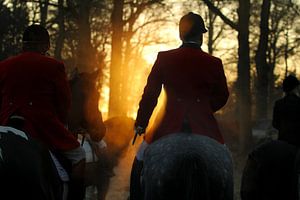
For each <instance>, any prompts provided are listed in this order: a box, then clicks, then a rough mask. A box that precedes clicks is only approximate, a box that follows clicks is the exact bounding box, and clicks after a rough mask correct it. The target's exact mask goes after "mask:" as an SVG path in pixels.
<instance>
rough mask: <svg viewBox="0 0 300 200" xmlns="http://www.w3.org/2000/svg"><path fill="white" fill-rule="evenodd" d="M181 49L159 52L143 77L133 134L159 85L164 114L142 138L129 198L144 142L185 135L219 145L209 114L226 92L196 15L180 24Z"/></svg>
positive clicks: (135, 193) (135, 189)
mask: <svg viewBox="0 0 300 200" xmlns="http://www.w3.org/2000/svg"><path fill="white" fill-rule="evenodd" d="M179 32H180V39H181V40H182V45H181V46H180V47H179V48H177V49H173V50H169V51H165V52H160V53H159V54H158V57H157V59H156V61H155V64H154V66H153V68H152V70H151V72H150V75H149V77H148V81H147V85H146V87H145V89H144V93H143V96H142V99H141V101H140V104H139V110H138V113H137V118H136V123H135V132H136V134H139V135H141V134H143V133H144V132H145V130H146V128H147V126H148V122H149V119H150V117H151V115H152V112H153V109H154V108H155V106H156V104H157V98H158V96H159V94H160V92H161V89H162V87H163V88H164V90H165V92H166V105H165V107H164V110H163V115H162V117H161V119H159V120H158V121H159V122H158V124H155V126H156V127H155V129H154V131H151V133H150V134H149V133H147V134H146V135H145V140H144V141H143V143H142V144H141V146H140V148H139V151H138V153H137V156H136V159H135V160H134V163H133V167H132V171H131V183H130V185H131V186H130V200H138V199H141V196H142V194H141V188H140V187H139V183H140V173H141V170H142V167H143V154H144V150H145V148H146V147H147V145H148V144H150V143H152V142H154V141H156V140H158V139H159V138H161V137H162V136H165V135H168V134H172V133H178V132H187V133H193V134H201V135H206V136H208V137H211V138H213V139H215V140H216V141H218V142H219V143H221V144H224V139H223V136H222V134H221V132H220V130H219V128H218V124H217V121H216V119H215V118H214V112H216V111H218V110H219V109H221V108H222V107H223V106H224V105H225V104H226V102H227V99H228V96H229V93H228V88H227V83H226V77H225V74H224V70H223V64H222V61H221V60H220V59H219V58H216V57H213V56H211V55H209V54H207V53H205V52H203V51H202V50H201V45H202V40H203V33H205V32H207V30H206V28H205V25H204V21H203V19H202V18H201V16H199V15H197V14H194V13H192V12H190V13H188V14H187V15H185V16H183V17H182V18H181V20H180V23H179Z"/></svg>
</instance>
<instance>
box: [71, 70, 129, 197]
mask: <svg viewBox="0 0 300 200" xmlns="http://www.w3.org/2000/svg"><path fill="white" fill-rule="evenodd" d="M97 78H98V71H95V72H93V73H87V72H85V73H75V74H74V77H73V78H72V80H70V87H71V91H72V108H71V112H70V116H69V122H68V125H69V129H70V130H71V131H73V132H74V133H82V132H84V133H88V134H89V135H90V137H91V139H92V140H95V141H99V140H101V139H103V140H104V141H105V143H106V144H107V148H105V149H103V150H101V151H100V152H98V154H97V155H94V156H93V157H95V158H96V159H95V161H96V162H88V163H86V171H85V179H86V185H87V186H90V185H94V186H96V188H97V198H98V199H99V200H100V199H105V196H106V193H107V191H108V187H109V180H110V178H111V177H112V176H113V175H114V173H113V168H114V167H115V166H116V165H117V164H118V160H119V158H120V157H121V156H122V155H123V152H124V151H125V150H126V148H127V147H128V145H129V142H130V140H131V133H133V123H134V121H133V120H132V119H130V118H128V117H114V118H111V119H108V120H107V121H105V122H103V120H102V114H101V112H100V111H99V109H98V101H99V92H98V89H97V88H96V81H97Z"/></svg>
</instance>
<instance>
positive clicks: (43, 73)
mask: <svg viewBox="0 0 300 200" xmlns="http://www.w3.org/2000/svg"><path fill="white" fill-rule="evenodd" d="M0 80H1V81H0V91H1V97H2V99H1V110H0V123H1V124H2V125H6V124H7V122H8V119H9V117H10V116H11V115H14V114H17V115H21V116H23V117H24V118H25V126H24V129H25V131H26V132H28V133H29V134H30V135H32V136H33V137H37V138H38V139H40V140H42V141H43V142H44V143H46V144H47V145H48V146H49V147H50V148H53V149H58V150H68V149H72V148H74V147H76V146H77V145H78V143H77V142H76V138H75V137H74V136H73V135H72V134H71V133H70V132H68V131H67V130H66V129H65V128H64V122H65V121H66V118H67V111H68V108H69V107H70V91H69V87H68V84H67V80H66V75H65V69H64V65H63V64H62V63H61V62H59V61H56V60H54V59H52V58H49V57H47V56H44V55H41V54H39V53H35V52H29V51H28V52H24V53H21V54H20V55H18V56H15V57H12V58H10V59H7V60H5V61H3V62H1V63H0ZM70 141H73V142H70Z"/></svg>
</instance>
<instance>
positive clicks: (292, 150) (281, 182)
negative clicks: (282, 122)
mask: <svg viewBox="0 0 300 200" xmlns="http://www.w3.org/2000/svg"><path fill="white" fill-rule="evenodd" d="M297 154H298V148H297V147H296V146H295V145H291V144H288V143H287V142H284V141H280V140H271V141H267V142H264V143H262V144H261V145H259V146H257V147H255V148H254V150H253V151H252V152H251V153H250V154H249V157H248V160H247V163H246V166H245V168H244V171H243V176H242V184H241V199H242V200H283V199H284V200H297V199H298V188H297V181H298V175H297V173H298V174H299V172H298V171H299V169H300V168H299V164H298V163H299V161H298V160H299V158H300V157H299V155H298V156H297Z"/></svg>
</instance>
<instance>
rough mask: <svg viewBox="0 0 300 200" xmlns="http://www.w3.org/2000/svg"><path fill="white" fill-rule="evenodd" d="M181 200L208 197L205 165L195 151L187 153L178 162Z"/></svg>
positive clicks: (208, 190)
mask: <svg viewBox="0 0 300 200" xmlns="http://www.w3.org/2000/svg"><path fill="white" fill-rule="evenodd" d="M178 166H179V168H178V171H177V175H178V177H180V180H181V181H182V182H181V183H182V184H181V186H180V188H182V192H183V194H182V197H183V200H198V199H205V200H209V199H210V188H209V178H208V172H207V166H206V164H205V161H204V160H203V158H202V157H201V156H200V155H199V154H197V153H189V154H187V155H185V156H184V158H183V159H182V160H181V161H179V163H178Z"/></svg>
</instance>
